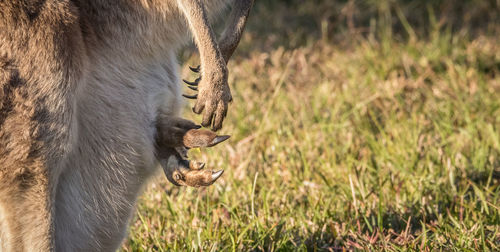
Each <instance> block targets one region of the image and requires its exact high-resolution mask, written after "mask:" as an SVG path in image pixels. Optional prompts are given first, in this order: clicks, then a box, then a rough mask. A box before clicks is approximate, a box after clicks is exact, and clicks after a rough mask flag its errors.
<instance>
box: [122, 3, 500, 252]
mask: <svg viewBox="0 0 500 252" xmlns="http://www.w3.org/2000/svg"><path fill="white" fill-rule="evenodd" d="M257 7H259V6H257ZM262 13H263V14H262ZM260 14H262V15H265V13H264V11H262V12H259V11H257V12H256V14H254V15H256V16H257V15H260ZM400 14H401V13H400ZM253 18H257V17H255V16H254V17H253ZM394 18H397V19H398V20H403V21H404V17H403V18H402V16H399V18H398V15H397V10H396V14H395V15H394ZM254 22H257V21H254ZM403 23H404V22H403ZM431 23H432V20H431ZM406 25H407V27H406V31H408V30H413V28H412V27H411V24H409V23H407V24H406ZM256 26H257V25H255V26H252V24H250V27H249V28H250V29H249V31H250V32H249V33H248V34H247V35H246V36H245V38H244V40H243V41H242V46H241V50H240V51H239V56H237V57H236V58H235V59H234V60H233V61H232V62H231V63H230V65H229V69H230V85H231V87H232V93H233V98H234V102H233V104H232V105H231V106H230V111H229V114H228V117H227V119H226V121H225V124H224V128H223V130H222V132H223V133H225V134H230V135H232V138H231V139H230V140H228V142H226V143H224V144H221V145H218V146H217V147H214V148H210V149H202V150H201V151H196V150H193V151H191V153H190V157H191V158H193V159H196V160H200V161H204V162H206V163H207V167H208V168H213V169H220V168H222V169H224V170H225V174H224V175H223V177H222V178H221V179H220V180H219V181H218V182H217V183H216V184H214V185H212V186H210V187H208V188H203V189H193V188H185V187H181V188H179V187H175V186H173V185H171V184H169V183H168V182H167V181H166V179H165V178H164V176H163V174H158V176H157V177H158V179H156V180H155V181H154V182H153V183H152V184H151V185H150V186H149V187H148V188H147V190H146V191H145V193H144V195H143V196H142V197H141V199H140V201H139V204H138V210H137V216H136V217H135V218H134V220H133V222H132V226H131V228H130V235H129V239H128V241H127V242H126V244H125V245H124V246H123V250H125V251H167V250H179V251H221V250H223V251H241V250H244V251H249V250H258V251H277V250H278V251H289V250H301V251H306V250H307V251H332V250H342V249H347V250H358V249H360V250H389V251H402V250H403V251H406V250H413V251H420V250H428V251H431V250H432V251H434V250H445V251H449V250H454V251H498V250H500V78H499V73H500V69H499V68H500V44H499V42H498V37H497V35H496V34H491V33H489V32H484V33H483V34H480V35H474V36H472V35H471V33H470V32H467V30H466V32H463V30H455V29H447V27H446V26H439V27H434V28H433V29H429V32H428V33H426V34H425V35H422V33H420V31H419V30H418V29H415V31H414V32H413V34H412V35H408V34H411V32H410V33H405V32H402V34H403V35H398V34H397V33H396V32H391V33H390V34H389V36H388V35H387V33H386V32H384V33H378V32H377V31H372V33H370V34H364V35H355V36H353V37H349V43H348V44H346V43H336V42H335V38H331V37H327V38H325V37H324V36H323V35H318V36H319V37H318V38H317V39H315V40H307V41H304V42H303V43H300V44H299V45H292V46H290V44H286V43H285V42H283V43H281V42H276V41H280V39H279V38H278V39H276V38H273V37H272V36H271V35H270V34H268V35H269V36H267V35H266V33H264V34H257V33H255V29H257V28H255V27H256ZM497 28H498V27H497ZM290 29H293V27H291V28H290ZM252 31H253V32H252ZM290 34H293V33H290ZM286 36H288V35H286ZM311 36H312V35H311ZM259 38H262V39H261V40H259ZM285 38H286V37H285ZM266 39H267V40H266ZM255 41H260V42H258V43H255ZM266 41H267V42H266ZM269 41H270V42H269ZM289 41H290V40H288V42H289ZM294 43H295V42H294ZM269 45H272V46H269ZM280 45H281V46H280ZM193 62H195V60H194V59H192V60H191V61H190V63H193ZM184 70H185V71H184V74H183V76H188V71H187V69H186V67H184ZM185 116H186V117H187V118H191V119H193V120H195V121H198V122H199V121H200V120H201V119H200V118H199V117H196V116H195V115H193V114H192V113H190V112H189V110H188V109H186V113H185Z"/></svg>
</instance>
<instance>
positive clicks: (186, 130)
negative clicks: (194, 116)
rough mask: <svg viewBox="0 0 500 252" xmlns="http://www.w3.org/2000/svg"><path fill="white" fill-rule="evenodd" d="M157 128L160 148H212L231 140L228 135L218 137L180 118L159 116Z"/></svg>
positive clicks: (157, 140)
mask: <svg viewBox="0 0 500 252" xmlns="http://www.w3.org/2000/svg"><path fill="white" fill-rule="evenodd" d="M156 127H157V139H156V142H157V145H158V146H159V148H162V147H172V148H178V147H186V148H200V147H212V146H214V145H217V144H219V143H221V142H223V141H225V140H227V139H228V138H229V136H228V135H222V136H218V135H217V134H216V133H214V132H212V131H210V130H205V129H200V128H201V126H199V125H196V124H195V123H193V122H191V121H189V120H186V119H182V118H178V117H171V116H168V117H167V116H159V117H158V120H157V126H156ZM181 156H182V155H181Z"/></svg>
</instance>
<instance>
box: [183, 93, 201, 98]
mask: <svg viewBox="0 0 500 252" xmlns="http://www.w3.org/2000/svg"><path fill="white" fill-rule="evenodd" d="M182 96H184V97H186V98H188V99H196V98H198V94H194V95H187V94H182Z"/></svg>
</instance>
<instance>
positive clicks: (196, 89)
mask: <svg viewBox="0 0 500 252" xmlns="http://www.w3.org/2000/svg"><path fill="white" fill-rule="evenodd" d="M188 88H189V89H191V90H194V91H198V88H197V87H193V86H188Z"/></svg>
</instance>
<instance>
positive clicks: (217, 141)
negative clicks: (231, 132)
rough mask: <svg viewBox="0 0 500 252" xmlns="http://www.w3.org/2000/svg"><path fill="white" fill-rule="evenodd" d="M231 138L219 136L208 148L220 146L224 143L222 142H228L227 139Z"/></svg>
mask: <svg viewBox="0 0 500 252" xmlns="http://www.w3.org/2000/svg"><path fill="white" fill-rule="evenodd" d="M230 137H231V136H228V135H223V136H217V137H215V138H214V140H212V142H210V143H209V144H208V146H207V147H212V146H214V145H217V144H220V143H222V142H224V141H226V140H227V139H229V138H230Z"/></svg>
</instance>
